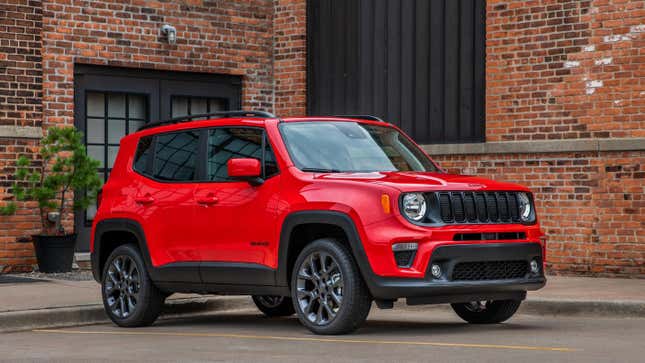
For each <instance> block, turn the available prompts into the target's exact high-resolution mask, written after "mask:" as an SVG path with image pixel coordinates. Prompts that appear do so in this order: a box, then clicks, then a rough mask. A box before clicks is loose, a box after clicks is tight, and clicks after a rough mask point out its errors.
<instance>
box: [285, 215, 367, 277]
mask: <svg viewBox="0 0 645 363" xmlns="http://www.w3.org/2000/svg"><path fill="white" fill-rule="evenodd" d="M321 226H324V228H329V230H324V233H322V230H320V229H319V228H321ZM308 228H312V229H313V230H311V229H310V230H307V229H308ZM303 230H304V232H303ZM301 233H304V234H305V235H307V234H308V238H307V241H305V242H304V243H299V242H298V241H296V240H295V239H296V238H298V237H299V236H301V235H302V234H301ZM340 233H342V235H341V234H340ZM316 237H318V238H322V237H332V238H337V239H339V240H340V241H341V242H342V243H344V244H346V245H347V247H349V249H350V250H351V252H352V255H353V257H354V260H355V261H356V263H357V265H358V268H359V271H360V273H361V275H362V277H363V280H364V281H365V282H366V283H367V284H368V286H369V282H370V277H371V275H372V274H373V272H372V268H371V267H370V265H369V262H368V260H367V255H366V254H365V250H364V248H363V245H362V243H361V239H360V235H359V233H358V230H357V229H356V225H355V224H354V221H353V220H352V218H351V217H350V216H349V215H347V214H345V213H342V212H337V211H323V210H320V211H319V210H309V211H299V212H293V213H291V214H289V215H288V216H287V217H286V218H285V220H284V222H283V223H282V229H281V231H280V247H279V250H278V271H277V274H276V282H277V285H278V286H289V279H290V275H291V269H292V266H293V263H294V262H295V259H296V258H297V257H298V254H299V253H300V251H301V250H302V248H304V246H306V245H307V244H308V243H310V242H312V241H313V240H315V239H317V238H316Z"/></svg>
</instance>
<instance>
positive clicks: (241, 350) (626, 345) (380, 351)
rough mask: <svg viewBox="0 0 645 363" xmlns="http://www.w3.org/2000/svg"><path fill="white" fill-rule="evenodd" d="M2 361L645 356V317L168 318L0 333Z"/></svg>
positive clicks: (424, 311)
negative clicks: (320, 329)
mask: <svg viewBox="0 0 645 363" xmlns="http://www.w3.org/2000/svg"><path fill="white" fill-rule="evenodd" d="M0 360H2V361H15V360H20V361H33V360H36V361H45V360H57V361H66V362H68V361H101V360H103V361H105V360H119V361H155V362H162V361H245V362H259V361H272V362H290V361H304V362H318V361H321V362H322V361H325V362H330V361H369V362H374V361H401V362H412V361H425V362H427V361H437V362H453V361H477V362H501V361H509V362H511V361H512V362H516V363H517V362H521V363H528V362H540V363H544V362H563V361H567V362H585V363H588V362H610V361H615V362H643V361H645V319H607V318H602V319H600V318H598V319H594V318H562V317H557V318H556V317H543V316H542V317H541V316H530V315H517V316H515V317H514V318H513V319H511V320H510V321H509V322H507V323H504V324H501V325H493V326H490V325H489V326H475V325H468V324H465V323H463V322H462V321H461V320H459V318H457V317H456V316H455V315H454V314H453V313H452V312H451V311H449V310H446V309H436V308H421V309H420V308H415V309H414V310H401V309H399V310H396V309H395V310H386V311H383V310H378V309H376V308H374V309H373V310H372V312H371V313H370V317H369V319H368V322H367V324H366V325H365V327H363V328H362V329H360V330H359V331H357V332H356V333H354V334H351V335H344V336H316V335H312V334H311V333H309V331H307V330H305V329H304V328H303V327H302V326H300V324H299V323H298V321H297V320H296V319H295V318H285V319H269V318H265V317H263V316H261V315H260V314H259V313H257V312H256V311H253V310H245V311H240V312H235V313H220V314H212V315H210V316H207V317H199V318H186V319H178V320H163V321H159V322H157V324H155V325H154V326H152V327H149V328H139V329H120V328H116V327H114V326H113V325H110V324H103V325H94V326H85V327H74V328H64V329H52V330H40V331H32V332H22V333H13V334H0Z"/></svg>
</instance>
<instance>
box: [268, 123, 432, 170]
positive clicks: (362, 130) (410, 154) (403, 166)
mask: <svg viewBox="0 0 645 363" xmlns="http://www.w3.org/2000/svg"><path fill="white" fill-rule="evenodd" d="M280 131H281V133H282V137H283V139H284V141H285V144H286V146H287V149H288V151H289V155H290V156H291V159H292V160H293V162H294V164H295V165H296V167H298V169H300V170H302V171H314V172H315V171H319V172H373V171H432V172H436V171H438V169H437V167H436V166H435V165H434V164H433V163H432V162H431V161H430V159H429V158H428V157H427V156H426V155H425V154H424V153H423V152H422V151H421V150H419V148H418V147H417V146H416V145H414V143H412V142H411V141H410V140H409V139H408V138H407V137H405V136H403V135H402V134H401V133H400V132H399V131H397V130H396V129H394V128H392V127H387V126H375V125H369V124H362V123H358V122H330V121H325V122H316V121H307V122H288V123H287V122H285V123H281V124H280Z"/></svg>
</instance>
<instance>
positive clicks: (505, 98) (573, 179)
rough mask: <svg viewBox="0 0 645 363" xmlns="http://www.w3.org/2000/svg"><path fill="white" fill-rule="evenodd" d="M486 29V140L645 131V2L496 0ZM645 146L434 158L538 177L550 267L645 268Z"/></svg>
mask: <svg viewBox="0 0 645 363" xmlns="http://www.w3.org/2000/svg"><path fill="white" fill-rule="evenodd" d="M486 32H487V34H486V39H487V40H486V56H487V59H486V140H487V141H488V142H504V141H510V142H512V141H542V140H563V141H562V142H563V144H562V145H563V146H564V148H565V149H566V145H567V141H569V140H573V139H587V140H588V139H599V138H609V139H615V138H630V137H632V138H633V137H643V136H645V65H644V63H645V52H644V49H645V1H642V0H639V1H625V0H583V1H579V0H563V1H553V0H531V1H501V0H488V1H487V25H486ZM520 149H521V147H520ZM642 149H643V147H642V146H641V151H632V152H597V151H590V152H584V153H574V152H570V153H539V154H535V153H522V152H521V151H520V152H519V153H514V154H492V155H459V156H440V157H437V159H438V160H439V161H440V162H441V163H442V165H443V166H445V167H448V168H449V169H450V170H451V171H454V172H459V173H468V174H478V175H484V176H488V177H492V178H495V179H499V180H505V181H511V182H517V183H521V184H524V185H527V186H529V187H530V188H532V190H533V191H534V192H535V193H536V200H537V208H538V213H539V216H540V220H541V224H542V226H543V229H544V231H545V232H546V233H547V235H548V238H549V242H548V253H549V256H548V261H549V268H550V270H551V271H552V272H555V273H575V274H587V275H589V274H591V275H612V276H615V275H621V276H625V277H645V233H644V232H643V231H645V187H644V185H645V179H644V178H645V152H644V151H642Z"/></svg>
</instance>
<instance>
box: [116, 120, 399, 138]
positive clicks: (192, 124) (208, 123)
mask: <svg viewBox="0 0 645 363" xmlns="http://www.w3.org/2000/svg"><path fill="white" fill-rule="evenodd" d="M270 121H273V122H287V123H291V122H308V121H316V122H359V123H365V124H372V125H380V126H392V125H391V124H389V123H387V122H384V121H375V120H368V119H362V118H355V117H344V116H300V117H287V118H283V119H280V118H273V117H218V118H209V119H204V120H192V121H184V122H177V123H171V124H166V125H160V126H154V127H149V128H146V129H143V130H140V131H137V132H134V133H131V134H129V135H128V136H130V135H136V136H137V137H141V136H147V135H155V134H159V133H165V132H173V131H180V130H190V129H195V128H207V127H216V126H223V125H226V126H250V127H253V126H255V127H264V126H265V125H266V123H267V122H270ZM126 137H127V136H126Z"/></svg>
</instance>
